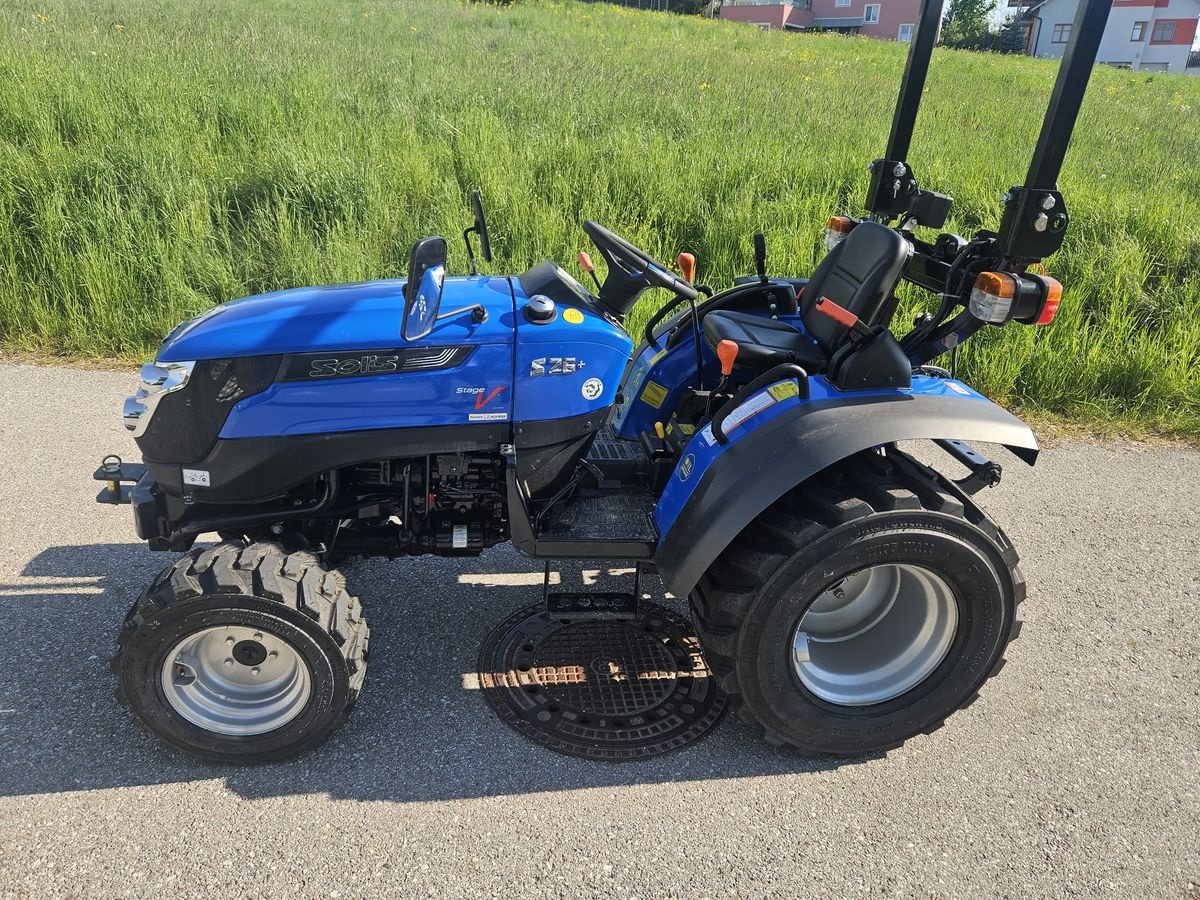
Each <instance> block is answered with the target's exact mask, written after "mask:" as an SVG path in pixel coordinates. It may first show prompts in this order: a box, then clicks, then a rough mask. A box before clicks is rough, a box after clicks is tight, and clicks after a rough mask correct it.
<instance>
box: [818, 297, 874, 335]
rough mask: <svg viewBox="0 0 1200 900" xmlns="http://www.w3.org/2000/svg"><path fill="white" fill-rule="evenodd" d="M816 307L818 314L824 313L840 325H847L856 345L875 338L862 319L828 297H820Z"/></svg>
mask: <svg viewBox="0 0 1200 900" xmlns="http://www.w3.org/2000/svg"><path fill="white" fill-rule="evenodd" d="M815 305H816V308H817V312H819V313H823V314H824V315H827V316H829V318H831V319H833V321H835V322H837V323H838V324H839V325H845V326H846V327H847V328H849V329H850V334H851V335H852V337H851V340H853V341H854V343H856V344H857V343H861V342H862V341H866V340H870V339H871V338H873V337H875V332H873V331H872V330H871V329H870V328H869V327H867V325H865V324H864V323H863V320H862V319H860V318H859V317H858V316H856V315H855V314H854V313H852V312H850V310H848V309H846V307H844V306H838V305H837V304H836V303H834V302H833V301H832V300H830V299H829V298H828V297H818V298H817V302H816V304H815Z"/></svg>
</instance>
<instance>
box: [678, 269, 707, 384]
mask: <svg viewBox="0 0 1200 900" xmlns="http://www.w3.org/2000/svg"><path fill="white" fill-rule="evenodd" d="M675 262H676V264H677V265H678V266H679V271H680V272H682V273H683V277H684V280H686V281H687V283H688V284H693V283H695V278H696V257H694V256H693V255H692V254H690V253H680V254H679V256H677V257H676V258H675ZM689 302H690V303H691V306H692V341H693V342H694V343H695V345H696V387H697V389H699V390H704V355H703V354H702V353H701V352H700V308H699V306H697V304H696V298H695V297H692V298H691V300H690V301H689Z"/></svg>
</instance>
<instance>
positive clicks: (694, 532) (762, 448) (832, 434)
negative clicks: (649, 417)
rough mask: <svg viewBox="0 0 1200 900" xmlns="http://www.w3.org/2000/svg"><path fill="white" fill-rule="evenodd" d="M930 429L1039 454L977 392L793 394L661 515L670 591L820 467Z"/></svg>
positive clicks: (1031, 457) (687, 584)
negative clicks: (792, 400) (798, 398)
mask: <svg viewBox="0 0 1200 900" xmlns="http://www.w3.org/2000/svg"><path fill="white" fill-rule="evenodd" d="M956 384H957V383H956ZM965 390H968V391H969V390H970V389H969V388H967V389H965ZM926 438H928V439H931V440H933V439H938V438H945V439H956V440H962V441H982V442H985V443H991V444H1003V445H1004V446H1005V447H1007V448H1008V449H1009V450H1010V451H1012V452H1013V453H1014V454H1016V455H1017V456H1018V457H1019V458H1021V459H1022V460H1024V461H1025V462H1027V463H1029V464H1030V465H1033V464H1034V462H1035V461H1036V460H1037V455H1038V443H1037V438H1036V437H1034V434H1033V432H1032V431H1031V430H1030V428H1029V426H1027V425H1026V424H1025V423H1024V422H1022V421H1021V420H1020V419H1018V418H1017V417H1016V416H1014V415H1012V414H1011V413H1009V412H1007V411H1006V410H1004V409H1002V408H1000V407H999V406H997V405H996V404H994V403H992V402H991V401H990V400H987V399H986V398H984V397H982V396H980V395H979V394H976V393H975V392H974V391H970V396H965V395H964V396H953V395H947V394H932V395H931V394H921V393H912V394H909V393H901V392H889V393H888V394H876V395H869V396H858V397H855V396H843V397H840V398H836V399H835V398H829V399H820V400H817V399H814V400H813V401H810V402H801V403H796V404H794V405H792V406H790V408H788V409H786V410H784V411H782V412H780V414H778V415H776V416H774V417H773V418H770V419H768V420H767V421H764V422H762V424H760V425H758V427H756V428H754V429H753V430H750V431H748V432H747V433H745V434H743V435H741V436H740V437H739V438H738V439H736V440H733V441H731V442H730V443H729V444H728V445H726V446H725V447H723V448H720V450H719V452H718V454H717V455H716V457H715V458H714V459H713V460H712V461H711V463H709V465H708V466H707V468H706V469H705V470H704V473H703V475H702V477H700V479H699V480H698V481H697V482H696V484H695V487H694V488H693V489H692V490H691V492H690V494H688V496H687V498H686V500H684V501H683V503H682V504H681V505H680V506H679V507H678V509H677V512H676V514H675V515H674V516H673V517H672V519H671V521H670V522H669V527H667V528H665V529H663V527H662V526H663V525H667V524H668V523H667V522H666V521H664V517H662V516H660V518H659V526H660V530H663V531H665V533H664V534H663V537H662V539H661V541H660V542H659V544H658V548H657V550H656V551H655V555H654V563H655V566H656V567H657V569H658V572H659V574H660V575H661V577H662V580H663V584H664V585H665V586H666V588H667V590H669V591H670V592H671V593H672V594H674V595H675V596H676V597H686V596H687V595H688V594H689V593H690V592H691V590H692V589H693V588H694V587H695V586H696V583H697V582H698V581H699V580H700V577H701V576H702V575H703V574H704V572H705V570H706V569H707V568H708V567H709V565H710V564H711V563H712V562H713V560H715V559H716V558H717V556H718V555H719V554H720V553H721V552H722V551H723V550H724V549H725V547H726V546H728V544H729V543H730V542H731V541H732V540H733V539H734V538H735V537H736V536H737V535H738V534H739V533H740V532H741V531H742V529H744V528H745V527H746V526H747V525H749V524H750V523H751V522H752V521H753V520H754V519H755V518H756V517H757V516H758V515H759V513H761V512H762V511H763V510H765V509H766V508H767V507H768V506H770V505H771V504H772V503H774V502H775V501H776V500H777V499H778V498H779V497H781V496H782V495H783V494H785V493H787V492H788V491H790V490H791V489H792V488H794V487H796V486H797V485H798V484H800V483H801V482H803V481H805V480H807V479H808V478H810V477H811V476H813V475H815V474H816V473H817V472H820V471H821V470H822V469H825V468H827V467H828V466H830V465H832V464H833V463H836V462H838V461H839V460H842V459H845V458H847V457H849V456H852V455H853V454H855V453H858V452H860V451H863V450H868V449H870V448H872V447H877V446H880V445H881V444H890V443H892V442H894V441H908V440H920V439H926ZM700 439H702V436H701V435H698V436H697V438H696V439H695V440H700ZM685 460H686V457H685ZM679 474H680V473H679V470H677V471H676V473H675V474H673V475H672V478H673V479H676V478H678V477H679Z"/></svg>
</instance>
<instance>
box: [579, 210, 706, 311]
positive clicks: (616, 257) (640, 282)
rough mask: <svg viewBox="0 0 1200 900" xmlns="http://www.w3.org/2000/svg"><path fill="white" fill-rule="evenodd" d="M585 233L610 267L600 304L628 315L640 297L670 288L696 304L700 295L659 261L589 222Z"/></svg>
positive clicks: (585, 224) (601, 226)
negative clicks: (647, 291)
mask: <svg viewBox="0 0 1200 900" xmlns="http://www.w3.org/2000/svg"><path fill="white" fill-rule="evenodd" d="M583 230H584V231H585V232H587V236H588V237H590V238H591V239H592V243H594V244H595V245H596V249H597V250H599V251H600V255H601V256H603V257H604V261H605V262H606V263H607V264H608V274H607V275H606V276H605V278H604V284H603V285H601V286H600V300H601V301H602V302H603V303H604V304H605V305H606V306H608V307H610V308H611V309H613V310H615V311H617V312H618V313H620V314H621V315H624V314H625V313H626V312H628V311H629V309H630V307H632V306H633V302H634V301H635V300H636V299H637V297H638V295H639V294H640V293H641V292H642V291H644V290H646V289H647V288H652V287H661V288H666V289H667V290H668V291H672V292H674V293H675V294H677V295H679V296H680V297H682V298H684V299H685V300H695V299H696V298H697V297H699V296H700V292H699V291H697V290H696V289H695V288H694V287H692V286H691V284H689V283H688V282H686V281H684V280H683V279H682V278H679V277H678V276H677V275H675V273H674V272H672V271H671V270H670V269H668V268H667V267H666V266H665V265H663V264H662V263H660V262H659V261H658V260H657V259H655V258H654V257H653V256H651V255H650V254H649V253H647V252H646V251H645V250H641V249H639V248H637V247H635V246H634V245H633V244H631V243H629V241H627V240H625V238H623V237H620V236H619V235H616V234H613V233H612V232H611V231H609V230H608V229H607V228H605V227H604V226H603V225H598V224H597V223H595V222H592V221H590V220H589V221H587V222H584V223H583Z"/></svg>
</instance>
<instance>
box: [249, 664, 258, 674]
mask: <svg viewBox="0 0 1200 900" xmlns="http://www.w3.org/2000/svg"><path fill="white" fill-rule="evenodd" d="M250 674H251V675H257V674H258V666H255V667H254V668H253V669H251V670H250Z"/></svg>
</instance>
